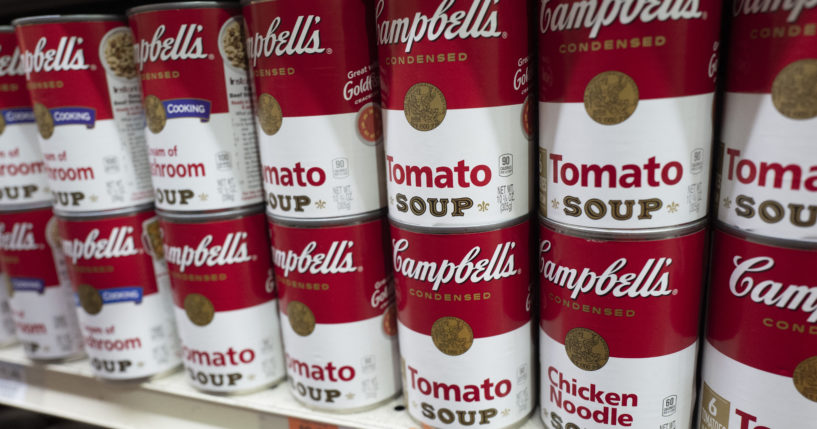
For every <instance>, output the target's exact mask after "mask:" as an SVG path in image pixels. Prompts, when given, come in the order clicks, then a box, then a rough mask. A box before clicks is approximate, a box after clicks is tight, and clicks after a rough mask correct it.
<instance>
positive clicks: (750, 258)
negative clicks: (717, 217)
mask: <svg viewBox="0 0 817 429" xmlns="http://www.w3.org/2000/svg"><path fill="white" fill-rule="evenodd" d="M712 252H713V255H712V268H711V273H710V275H711V279H710V285H709V320H708V329H707V340H709V342H710V343H712V345H713V346H715V348H717V349H718V350H720V351H721V353H723V354H725V355H727V356H729V357H731V358H733V359H735V360H737V361H739V362H742V363H744V364H746V365H749V366H751V367H753V368H758V369H761V370H763V371H768V372H771V373H774V374H778V375H782V376H785V377H791V376H792V374H793V372H794V368H795V367H797V365H798V364H799V363H800V362H802V361H803V360H804V359H806V358H808V357H811V356H813V355H814V353H815V350H817V336H815V335H814V332H815V331H817V277H816V276H815V267H817V249H811V250H798V249H787V248H784V247H777V246H766V245H763V244H758V243H754V242H751V241H747V240H744V239H742V238H739V237H736V236H733V235H731V234H728V233H725V232H723V231H716V232H715V243H714V246H713V248H712Z"/></svg>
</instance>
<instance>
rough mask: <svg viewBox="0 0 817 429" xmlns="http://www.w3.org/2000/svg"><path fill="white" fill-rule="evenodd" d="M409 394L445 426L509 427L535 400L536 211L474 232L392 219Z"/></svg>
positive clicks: (423, 418)
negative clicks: (432, 229)
mask: <svg viewBox="0 0 817 429" xmlns="http://www.w3.org/2000/svg"><path fill="white" fill-rule="evenodd" d="M391 237H392V252H391V257H392V266H393V269H394V284H395V291H396V297H397V317H398V322H397V326H398V328H399V329H398V334H399V335H398V336H399V340H400V356H401V371H402V373H403V397H404V398H405V402H406V408H408V411H409V415H410V416H411V417H412V418H414V419H415V420H417V421H418V422H420V423H422V424H424V425H428V426H431V427H438V428H464V427H471V426H479V427H489V428H505V427H510V426H516V425H518V424H521V423H522V422H523V421H525V420H527V418H528V416H529V415H530V413H531V412H532V411H533V408H534V406H535V398H536V393H535V388H536V382H535V380H534V373H535V370H536V369H535V368H534V361H533V355H534V347H533V344H534V338H533V323H532V320H531V305H532V303H533V301H532V299H533V298H532V290H531V275H530V262H531V261H530V248H529V244H530V237H531V226H530V221H528V220H527V218H525V219H524V220H522V221H521V222H519V221H517V222H516V223H515V224H511V225H510V226H507V225H506V226H503V227H501V228H497V229H494V230H489V231H483V232H466V233H457V234H449V233H428V232H419V231H416V230H411V229H408V228H406V227H404V226H400V225H399V224H397V223H392V226H391Z"/></svg>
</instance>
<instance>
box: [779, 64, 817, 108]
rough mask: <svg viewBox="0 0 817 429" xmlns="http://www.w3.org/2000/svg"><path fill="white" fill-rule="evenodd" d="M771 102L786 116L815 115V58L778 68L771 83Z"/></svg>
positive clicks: (816, 80)
mask: <svg viewBox="0 0 817 429" xmlns="http://www.w3.org/2000/svg"><path fill="white" fill-rule="evenodd" d="M772 103H774V107H775V108H776V109H777V111H778V112H780V113H781V114H782V115H783V116H785V117H787V118H791V119H810V118H813V117H815V116H817V59H812V58H808V59H803V60H799V61H795V62H793V63H791V64H789V65H787V66H786V67H784V68H783V70H780V73H778V74H777V77H775V78H774V82H773V83H772Z"/></svg>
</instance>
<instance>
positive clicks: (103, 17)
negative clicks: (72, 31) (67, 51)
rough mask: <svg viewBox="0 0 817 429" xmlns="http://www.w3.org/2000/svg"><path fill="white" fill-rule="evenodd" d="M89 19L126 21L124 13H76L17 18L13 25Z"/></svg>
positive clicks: (85, 20)
mask: <svg viewBox="0 0 817 429" xmlns="http://www.w3.org/2000/svg"><path fill="white" fill-rule="evenodd" d="M87 21H122V22H124V21H125V16H124V15H114V14H76V15H37V16H26V17H23V18H17V19H15V20H13V21H11V25H13V26H15V27H20V26H23V25H30V24H46V23H56V22H87Z"/></svg>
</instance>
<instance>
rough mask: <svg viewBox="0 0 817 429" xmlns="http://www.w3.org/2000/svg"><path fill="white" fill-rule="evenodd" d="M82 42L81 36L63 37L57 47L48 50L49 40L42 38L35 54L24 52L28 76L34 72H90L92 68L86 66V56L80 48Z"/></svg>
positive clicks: (36, 46)
mask: <svg viewBox="0 0 817 429" xmlns="http://www.w3.org/2000/svg"><path fill="white" fill-rule="evenodd" d="M82 42H83V39H82V37H79V36H62V37H60V41H59V42H58V43H57V47H55V48H51V49H46V46H47V45H48V39H46V38H45V37H40V39H39V40H37V43H36V44H35V45H34V52H31V51H28V50H26V51H23V64H24V66H23V67H24V68H25V71H26V76H29V75H30V74H31V73H32V72H37V73H39V72H52V71H69V70H88V69H89V68H90V66H89V65H88V64H85V54H84V53H83V51H82V48H80V47H79V45H81V44H82Z"/></svg>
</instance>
